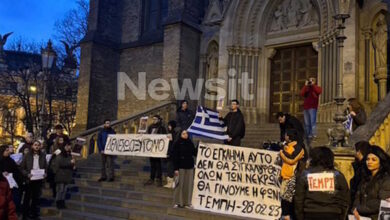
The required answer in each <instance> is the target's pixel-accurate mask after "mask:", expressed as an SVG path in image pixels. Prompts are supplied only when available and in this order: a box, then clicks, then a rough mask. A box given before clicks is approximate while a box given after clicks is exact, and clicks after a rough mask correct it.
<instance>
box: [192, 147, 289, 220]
mask: <svg viewBox="0 0 390 220" xmlns="http://www.w3.org/2000/svg"><path fill="white" fill-rule="evenodd" d="M280 170H281V168H280V157H279V152H273V151H266V150H259V149H252V148H244V147H233V146H227V145H220V144H206V143H200V145H199V149H198V156H197V161H196V169H195V179H194V190H193V194H192V205H193V206H194V208H195V209H198V210H203V211H210V212H217V213H222V214H229V215H237V216H242V217H250V218H256V219H272V220H274V219H279V218H280V216H281V211H282V210H281V207H280V206H281V199H280V184H279V181H278V178H279V175H280Z"/></svg>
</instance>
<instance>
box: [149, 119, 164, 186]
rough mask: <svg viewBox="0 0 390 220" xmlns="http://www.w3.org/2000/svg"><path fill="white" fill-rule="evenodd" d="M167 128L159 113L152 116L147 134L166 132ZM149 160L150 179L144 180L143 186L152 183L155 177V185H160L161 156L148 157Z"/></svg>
mask: <svg viewBox="0 0 390 220" xmlns="http://www.w3.org/2000/svg"><path fill="white" fill-rule="evenodd" d="M166 133H167V130H166V129H165V127H164V125H163V124H162V118H161V117H160V116H159V115H155V116H153V124H152V125H150V126H149V128H148V134H166ZM149 160H150V179H149V180H148V181H147V182H145V184H144V185H145V186H147V185H152V184H153V183H154V179H155V178H156V179H157V182H156V183H157V186H163V185H162V169H161V158H154V157H151V158H149Z"/></svg>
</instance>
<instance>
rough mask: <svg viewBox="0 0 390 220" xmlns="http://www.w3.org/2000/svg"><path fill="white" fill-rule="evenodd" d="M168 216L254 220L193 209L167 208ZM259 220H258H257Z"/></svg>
mask: <svg viewBox="0 0 390 220" xmlns="http://www.w3.org/2000/svg"><path fill="white" fill-rule="evenodd" d="M168 214H169V215H174V216H181V217H184V218H186V219H191V220H205V219H207V220H248V219H249V220H251V219H252V220H255V219H253V218H248V217H245V218H244V217H239V216H232V215H223V214H219V213H211V212H205V211H200V210H195V209H186V208H169V209H168ZM257 220H259V219H257Z"/></svg>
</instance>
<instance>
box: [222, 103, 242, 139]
mask: <svg viewBox="0 0 390 220" xmlns="http://www.w3.org/2000/svg"><path fill="white" fill-rule="evenodd" d="M239 104H240V103H239V102H238V100H232V101H231V111H230V112H229V113H228V114H227V115H226V116H225V117H224V118H222V117H221V116H219V118H220V120H223V122H224V123H225V125H226V126H227V131H226V133H227V134H228V135H229V139H228V140H227V141H225V144H227V145H232V146H240V145H241V139H242V138H244V136H245V121H244V116H243V114H242V113H241V111H240V109H239Z"/></svg>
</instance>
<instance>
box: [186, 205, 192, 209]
mask: <svg viewBox="0 0 390 220" xmlns="http://www.w3.org/2000/svg"><path fill="white" fill-rule="evenodd" d="M184 208H185V209H193V208H194V207H193V206H192V205H185V206H184Z"/></svg>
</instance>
